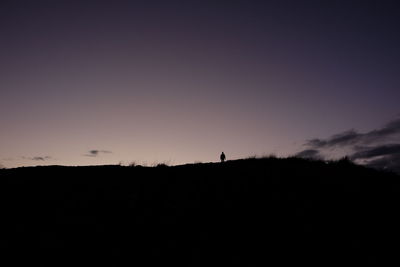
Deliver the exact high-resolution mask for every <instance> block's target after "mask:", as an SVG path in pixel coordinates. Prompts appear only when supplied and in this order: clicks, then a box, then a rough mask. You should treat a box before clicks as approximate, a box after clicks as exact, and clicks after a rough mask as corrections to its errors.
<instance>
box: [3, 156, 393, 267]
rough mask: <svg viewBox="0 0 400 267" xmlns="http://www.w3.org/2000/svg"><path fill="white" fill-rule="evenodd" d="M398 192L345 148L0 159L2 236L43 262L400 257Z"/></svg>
mask: <svg viewBox="0 0 400 267" xmlns="http://www.w3.org/2000/svg"><path fill="white" fill-rule="evenodd" d="M399 192H400V183H399V176H397V175H395V174H391V173H385V172H379V171H376V170H373V169H367V168H365V167H362V166H357V165H354V164H352V163H351V162H349V161H347V160H342V161H337V162H330V163H325V162H322V161H311V160H304V159H298V158H288V159H277V158H265V159H247V160H236V161H227V162H224V163H205V164H188V165H182V166H175V167H168V166H165V165H160V166H159V167H140V166H137V167H121V166H97V167H62V166H51V167H35V168H32V167H31V168H19V169H11V170H0V197H1V215H2V220H1V236H0V242H1V243H0V245H1V247H2V251H3V253H4V254H6V255H8V256H10V257H12V258H13V259H14V262H19V261H25V262H26V263H28V262H29V264H30V265H33V264H35V263H38V262H39V263H40V264H41V266H43V265H49V266H50V265H51V266H61V265H65V266H72V265H74V266H76V265H88V266H96V265H97V266H98V265H106V266H127V265H134V264H135V263H138V264H139V266H142V265H154V264H157V265H156V266H159V265H160V264H163V265H165V264H168V263H173V264H184V265H186V266H193V265H199V266H206V265H209V264H218V265H222V264H223V265H227V266H229V265H235V264H237V265H243V266H252V265H254V266H260V265H262V264H268V263H275V264H276V263H277V262H278V263H279V265H283V264H286V263H291V264H293V263H296V264H300V263H308V264H312V263H315V264H319V265H322V264H323V265H326V264H327V263H329V264H330V263H341V264H343V263H361V264H363V263H367V264H368V263H381V262H385V261H391V260H392V261H396V262H398V261H399V260H398V257H397V253H398V247H399V246H398V245H397V244H398V243H399V237H400V233H399V229H400V228H399V227H400V219H398V216H397V213H398V209H399V204H400V194H399ZM21 255H23V256H21Z"/></svg>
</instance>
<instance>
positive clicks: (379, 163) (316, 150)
mask: <svg viewBox="0 0 400 267" xmlns="http://www.w3.org/2000/svg"><path fill="white" fill-rule="evenodd" d="M305 146H306V147H307V149H306V150H303V151H301V152H299V153H298V154H297V156H299V157H306V158H316V157H317V158H318V157H320V156H321V155H322V154H324V155H327V156H329V155H331V156H337V155H332V153H333V152H331V151H330V150H329V149H331V148H340V149H343V150H344V151H346V155H348V156H349V158H350V159H352V160H354V161H356V162H359V163H362V164H365V165H368V166H371V167H374V168H381V169H389V170H393V171H398V172H400V119H396V120H393V121H391V122H389V123H387V124H386V125H384V126H383V127H382V128H380V129H376V130H373V131H370V132H367V133H359V132H357V131H355V130H349V131H345V132H343V133H339V134H335V135H332V136H331V137H330V138H327V139H320V138H315V139H311V140H308V141H307V142H306V143H305Z"/></svg>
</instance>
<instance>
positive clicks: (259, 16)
mask: <svg viewBox="0 0 400 267" xmlns="http://www.w3.org/2000/svg"><path fill="white" fill-rule="evenodd" d="M217 2H218V3H217ZM397 2H398V1H382V0H379V1H367V0H365V1H364V0H363V1H350V0H346V1H299V0H297V1H249V0H246V1H229V2H228V1H224V3H223V2H222V1H205V0H202V1H181V2H179V1H148V0H147V1H142V2H140V1H116V0H112V1H111V0H110V1H71V0H69V1H61V0H60V1H39V0H38V1H15V0H13V1H4V0H3V1H1V2H0V36H1V37H0V41H1V42H0V114H1V115H0V125H1V131H0V165H3V166H6V167H16V166H26V165H48V164H49V165H53V164H57V165H92V164H115V163H119V162H122V163H125V164H128V163H130V162H132V161H135V162H136V163H139V164H143V163H146V164H150V165H151V164H153V163H158V162H166V163H169V164H181V163H188V162H195V161H202V162H207V161H216V160H218V159H219V154H220V153H221V151H225V153H226V155H227V158H228V159H232V158H242V157H247V156H251V155H255V154H257V155H263V154H266V155H268V154H271V153H274V154H276V155H279V156H286V155H293V154H295V153H297V152H299V151H301V150H303V149H304V145H303V144H305V143H306V142H307V141H306V140H309V139H313V138H328V137H330V136H332V135H334V134H337V133H341V132H343V131H346V130H349V129H356V130H358V131H359V132H364V133H367V132H370V131H373V130H374V129H379V128H381V127H384V126H385V125H386V124H387V123H388V122H390V121H392V120H395V119H396V118H398V115H399V114H400V108H399V107H400V105H399V100H400V86H399V85H400V78H399V77H400V76H399V73H398V72H399V70H400V49H399V47H400V30H399V29H400V28H399V25H400V16H399V14H400V4H398V3H397ZM397 141H400V140H395V141H391V142H392V143H393V142H397Z"/></svg>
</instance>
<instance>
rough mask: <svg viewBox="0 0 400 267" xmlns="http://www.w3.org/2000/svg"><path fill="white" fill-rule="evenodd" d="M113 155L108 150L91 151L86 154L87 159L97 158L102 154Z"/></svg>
mask: <svg viewBox="0 0 400 267" xmlns="http://www.w3.org/2000/svg"><path fill="white" fill-rule="evenodd" d="M110 153H112V152H111V151H108V150H97V149H93V150H89V151H88V153H87V154H85V156H86V157H97V156H99V155H100V154H110Z"/></svg>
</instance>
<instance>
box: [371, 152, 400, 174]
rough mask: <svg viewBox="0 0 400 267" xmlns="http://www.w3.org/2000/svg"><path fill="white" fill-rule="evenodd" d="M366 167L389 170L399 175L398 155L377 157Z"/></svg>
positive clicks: (399, 157) (399, 154)
mask: <svg viewBox="0 0 400 267" xmlns="http://www.w3.org/2000/svg"><path fill="white" fill-rule="evenodd" d="M366 165H367V166H369V167H372V168H375V169H383V170H390V171H394V172H397V173H400V153H397V154H392V155H386V156H384V157H379V158H377V159H374V160H371V161H369V162H368V163H367V164H366Z"/></svg>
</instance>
